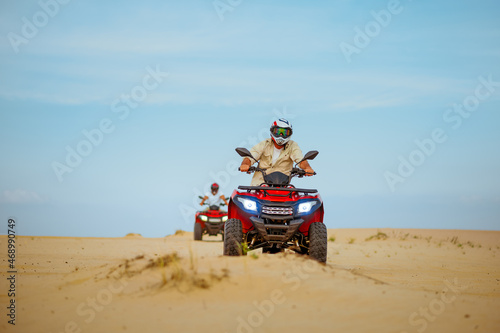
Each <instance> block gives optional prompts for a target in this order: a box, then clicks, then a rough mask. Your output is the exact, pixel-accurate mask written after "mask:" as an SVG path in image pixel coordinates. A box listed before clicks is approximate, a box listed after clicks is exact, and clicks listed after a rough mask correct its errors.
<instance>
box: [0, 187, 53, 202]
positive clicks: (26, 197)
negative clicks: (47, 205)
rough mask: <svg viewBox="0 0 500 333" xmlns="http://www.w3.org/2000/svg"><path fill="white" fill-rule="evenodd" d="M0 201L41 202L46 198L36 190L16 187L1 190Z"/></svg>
mask: <svg viewBox="0 0 500 333" xmlns="http://www.w3.org/2000/svg"><path fill="white" fill-rule="evenodd" d="M0 201H2V202H6V203H42V202H45V201H47V200H46V199H45V198H42V197H41V196H40V195H39V194H38V193H36V192H33V191H26V190H20V189H17V190H12V191H9V190H5V191H3V193H2V196H1V197H0Z"/></svg>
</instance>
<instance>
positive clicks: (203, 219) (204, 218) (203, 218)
mask: <svg viewBox="0 0 500 333" xmlns="http://www.w3.org/2000/svg"><path fill="white" fill-rule="evenodd" d="M199 218H200V220H202V221H203V222H207V221H208V217H206V216H205V215H200V216H199Z"/></svg>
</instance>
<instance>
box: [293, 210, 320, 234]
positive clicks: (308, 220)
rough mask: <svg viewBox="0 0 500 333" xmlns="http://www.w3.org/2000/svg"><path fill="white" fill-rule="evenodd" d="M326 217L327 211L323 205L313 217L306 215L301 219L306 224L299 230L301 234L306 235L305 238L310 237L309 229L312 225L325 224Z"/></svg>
mask: <svg viewBox="0 0 500 333" xmlns="http://www.w3.org/2000/svg"><path fill="white" fill-rule="evenodd" d="M324 215H325V211H324V208H323V204H321V207H319V208H318V209H316V210H315V211H314V213H312V214H311V215H304V216H301V218H302V219H303V220H304V223H302V225H301V226H300V228H299V231H300V233H302V234H304V236H308V235H309V227H310V226H311V223H314V222H323V217H324Z"/></svg>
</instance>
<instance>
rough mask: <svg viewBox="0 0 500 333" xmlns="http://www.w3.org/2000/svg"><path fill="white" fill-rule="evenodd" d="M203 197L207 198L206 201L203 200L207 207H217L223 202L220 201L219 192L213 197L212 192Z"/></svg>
mask: <svg viewBox="0 0 500 333" xmlns="http://www.w3.org/2000/svg"><path fill="white" fill-rule="evenodd" d="M205 196H207V197H208V199H207V200H205V203H207V204H208V205H209V206H213V205H215V206H219V205H220V204H221V203H223V202H224V201H222V199H221V194H220V193H219V192H217V194H216V195H213V194H212V192H210V193H207V194H205Z"/></svg>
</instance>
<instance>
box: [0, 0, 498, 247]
mask: <svg viewBox="0 0 500 333" xmlns="http://www.w3.org/2000/svg"><path fill="white" fill-rule="evenodd" d="M55 1H56V0H46V1H43V0H42V1H41V2H40V3H39V2H37V1H23V2H8V1H0V9H1V10H0V139H1V140H0V154H1V156H2V163H0V218H1V219H2V220H4V221H7V219H8V217H15V218H16V219H17V220H18V232H19V233H20V234H24V235H55V236H111V237H114V236H123V235H125V234H127V233H129V232H136V233H141V234H143V235H144V236H148V237H161V236H164V235H166V234H171V233H173V232H174V231H175V230H177V229H184V230H191V229H192V224H193V219H192V216H193V212H194V211H195V210H196V209H198V207H196V206H195V204H194V202H195V201H196V199H197V195H198V194H201V193H202V192H203V191H204V189H206V188H207V186H208V185H209V184H210V183H212V182H213V181H214V180H216V181H218V182H219V183H221V185H222V190H223V192H224V193H225V194H226V195H230V193H231V192H232V190H233V189H234V188H236V187H237V186H238V185H239V184H248V183H250V178H251V177H250V176H248V175H244V174H238V173H236V172H235V171H234V170H235V168H234V165H235V164H236V163H238V162H239V158H238V156H237V155H236V153H235V152H234V148H235V147H237V146H240V145H243V146H245V147H247V148H250V147H251V146H252V143H253V142H255V141H256V140H258V139H262V138H266V137H268V132H267V131H266V130H267V129H268V127H269V124H270V123H271V120H272V119H273V118H275V117H279V116H285V117H288V119H289V120H290V121H292V123H293V125H294V130H295V131H294V137H293V139H294V140H295V141H297V142H299V144H300V146H301V148H302V150H303V151H304V152H305V151H308V150H313V149H315V150H319V151H320V155H318V157H317V159H316V160H314V161H313V162H311V164H312V166H313V167H314V168H315V170H316V171H317V173H318V175H317V176H316V177H312V178H308V179H300V180H297V181H296V184H297V185H300V186H301V187H314V188H318V189H319V190H320V192H321V193H322V196H323V199H324V201H325V208H326V214H325V223H326V224H327V226H328V227H330V228H335V227H342V228H348V227H381V228H382V227H393V228H397V227H405V228H457V229H490V230H500V149H499V148H500V125H499V124H500V113H499V112H498V110H499V107H500V66H499V59H500V22H499V21H498V16H499V14H500V4H499V3H498V1H480V2H472V1H458V2H457V1H439V2H431V1H399V2H397V1H370V2H367V1H347V0H344V1H314V2H305V1H273V2H272V3H270V2H269V1H259V0H252V1H240V2H238V1H232V2H231V3H232V4H233V5H230V4H229V2H228V1H225V0H221V1H182V2H181V1H142V2H140V3H139V2H136V1H121V2H120V5H117V4H116V3H112V2H107V3H103V2H99V1H77V0H72V1H69V2H68V3H67V4H60V3H59V2H55ZM216 7H217V8H218V10H219V11H218V10H217V8H216ZM44 8H45V9H44ZM377 17H378V21H377ZM30 28H31V29H30ZM359 31H361V33H359ZM347 44H348V45H350V47H351V49H350V50H353V49H354V48H355V49H356V52H354V53H350V54H346V52H345V45H347ZM342 45H344V47H342ZM152 72H156V74H154V75H152V74H151V73H152ZM167 73H168V74H167ZM485 82H486V83H485ZM488 82H489V83H488ZM127 96H129V97H128V98H129V102H128V103H129V104H126V103H127V102H125V99H127ZM131 96H136V97H131ZM134 98H136V99H134ZM464 104H465V105H464ZM457 105H458V106H460V105H464V106H462V110H465V111H462V114H463V115H460V114H459V113H457V112H455V111H453V110H454V106H455V107H456V106H457ZM464 108H465V109H464ZM125 112H127V113H126V114H125ZM103 122H104V124H105V125H106V126H104V128H105V129H107V131H108V133H103V134H102V137H101V136H100V135H99V134H96V133H97V132H96V131H95V129H98V128H99V127H100V126H103V125H102V124H103ZM435 130H438V131H440V133H441V136H439V138H441V139H443V137H444V138H445V140H441V141H443V142H434V143H429V140H431V139H432V138H433V134H432V133H433V132H434V131H435ZM84 131H87V132H89V133H94V135H95V136H94V141H95V142H96V144H91V145H90V146H89V139H87V137H86V136H85V134H84ZM416 141H418V142H421V145H423V146H424V147H427V152H426V151H425V148H421V147H419V146H418V145H417V143H416ZM426 144H427V146H426ZM68 147H69V148H68ZM67 149H70V151H71V150H75V151H77V150H78V149H80V150H81V151H83V152H84V153H85V154H87V156H83V157H82V158H81V161H79V162H78V163H76V162H75V161H73V162H74V167H69V166H67V161H66V158H67V155H68V150H67ZM85 149H86V150H85ZM402 160H404V161H406V162H401V161H402ZM410 160H411V161H412V162H410ZM54 163H56V164H57V163H59V165H66V166H67V167H68V168H70V169H72V172H71V173H69V172H67V173H64V174H62V175H61V174H59V177H58V175H57V172H55V171H54ZM402 163H403V164H404V163H410V166H409V168H410V170H412V171H411V172H410V171H408V165H406V169H405V167H404V166H400V164H402ZM411 163H414V164H415V165H414V166H413V165H411ZM65 170H67V169H65ZM405 170H406V171H405ZM405 172H406V173H405ZM388 175H391V176H389V178H390V179H392V181H393V183H392V185H391V182H390V181H389V182H388V181H387V179H388ZM391 177H392V178H391ZM403 180H404V181H403ZM5 223H6V222H5ZM3 229H5V230H1V229H0V232H1V233H5V232H6V228H3Z"/></svg>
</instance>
